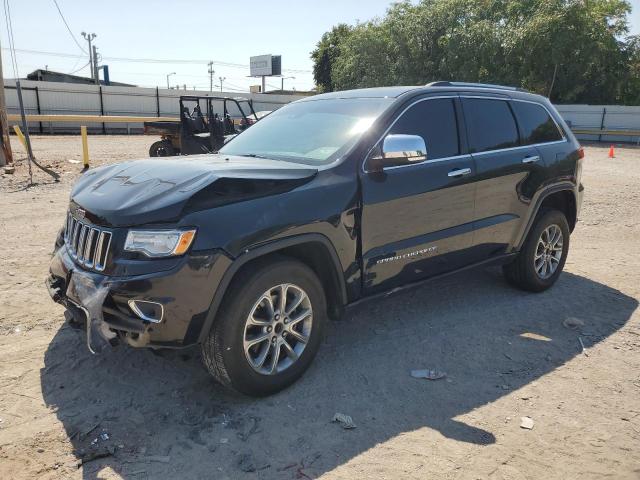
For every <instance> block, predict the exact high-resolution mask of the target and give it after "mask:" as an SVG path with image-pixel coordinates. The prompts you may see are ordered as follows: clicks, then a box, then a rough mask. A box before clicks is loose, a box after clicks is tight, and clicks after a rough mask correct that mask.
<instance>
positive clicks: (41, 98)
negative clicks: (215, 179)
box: [5, 80, 640, 142]
mask: <svg viewBox="0 0 640 480" xmlns="http://www.w3.org/2000/svg"><path fill="white" fill-rule="evenodd" d="M21 85H22V88H23V99H24V102H25V106H26V112H27V113H42V114H79V115H82V114H84V115H136V116H148V117H150V118H151V117H158V116H178V108H179V105H178V98H179V97H180V96H181V95H207V94H209V95H222V96H228V97H237V96H241V97H244V98H247V99H251V100H252V101H253V106H254V108H255V110H256V111H261V110H275V109H277V108H280V107H281V106H282V105H285V104H287V103H289V102H292V101H294V100H297V99H299V98H302V96H300V95H270V94H255V93H241V94H239V93H237V92H222V93H219V92H213V93H211V92H207V91H194V90H167V89H163V88H161V89H155V88H139V87H104V86H103V87H98V86H96V85H81V84H72V83H58V82H33V81H28V80H23V81H22V82H21ZM5 95H6V101H7V109H8V113H19V112H18V99H17V95H16V90H15V83H14V82H13V81H11V80H6V83H5ZM556 107H557V109H558V111H559V112H560V114H561V115H562V117H563V118H564V119H565V120H567V121H568V122H569V123H570V125H571V127H572V128H574V129H595V130H640V106H633V107H627V106H620V105H557V106H556ZM79 126H80V125H79V124H72V123H56V124H52V123H50V122H44V123H38V122H32V123H30V124H29V130H30V131H31V132H35V133H37V132H42V133H63V132H72V133H76V132H78V131H79ZM87 127H88V129H89V130H90V131H92V132H104V133H122V132H123V131H126V132H139V131H141V128H142V125H141V124H139V123H137V124H135V123H134V124H130V125H122V124H105V125H103V124H98V123H93V124H92V123H89V124H88V125H87ZM578 137H579V138H580V139H582V140H596V141H597V140H601V141H605V142H625V141H626V142H629V141H633V142H636V141H640V139H639V138H637V137H629V136H618V137H616V136H611V135H578Z"/></svg>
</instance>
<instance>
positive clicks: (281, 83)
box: [280, 77, 296, 92]
mask: <svg viewBox="0 0 640 480" xmlns="http://www.w3.org/2000/svg"><path fill="white" fill-rule="evenodd" d="M289 78H291V79H292V80H295V79H296V77H281V78H280V90H281V91H282V92H284V81H285V80H288V79H289Z"/></svg>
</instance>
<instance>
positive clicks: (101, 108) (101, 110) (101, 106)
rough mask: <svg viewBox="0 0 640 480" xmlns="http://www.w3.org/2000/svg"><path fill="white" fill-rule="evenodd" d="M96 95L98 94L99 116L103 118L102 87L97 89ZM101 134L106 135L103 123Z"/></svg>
mask: <svg viewBox="0 0 640 480" xmlns="http://www.w3.org/2000/svg"><path fill="white" fill-rule="evenodd" d="M98 93H99V94H100V115H102V116H103V117H104V100H103V99H102V87H100V88H99V89H98ZM102 134H103V135H106V134H107V127H106V126H105V123H104V122H102Z"/></svg>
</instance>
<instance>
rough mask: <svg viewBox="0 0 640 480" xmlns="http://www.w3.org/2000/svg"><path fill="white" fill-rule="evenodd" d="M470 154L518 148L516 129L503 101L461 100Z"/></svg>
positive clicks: (509, 110) (511, 115) (509, 111)
mask: <svg viewBox="0 0 640 480" xmlns="http://www.w3.org/2000/svg"><path fill="white" fill-rule="evenodd" d="M462 104H463V106H464V118H465V120H466V123H467V131H468V133H469V147H470V148H471V152H486V151H488V150H499V149H501V148H510V147H517V146H518V128H517V127H516V121H515V119H514V118H513V114H512V113H511V109H510V108H509V104H508V103H507V102H506V101H504V100H490V99H483V98H463V99H462Z"/></svg>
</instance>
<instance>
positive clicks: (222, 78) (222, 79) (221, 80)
mask: <svg viewBox="0 0 640 480" xmlns="http://www.w3.org/2000/svg"><path fill="white" fill-rule="evenodd" d="M218 78H219V79H220V93H222V82H224V81H225V80H226V79H227V77H218Z"/></svg>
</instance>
